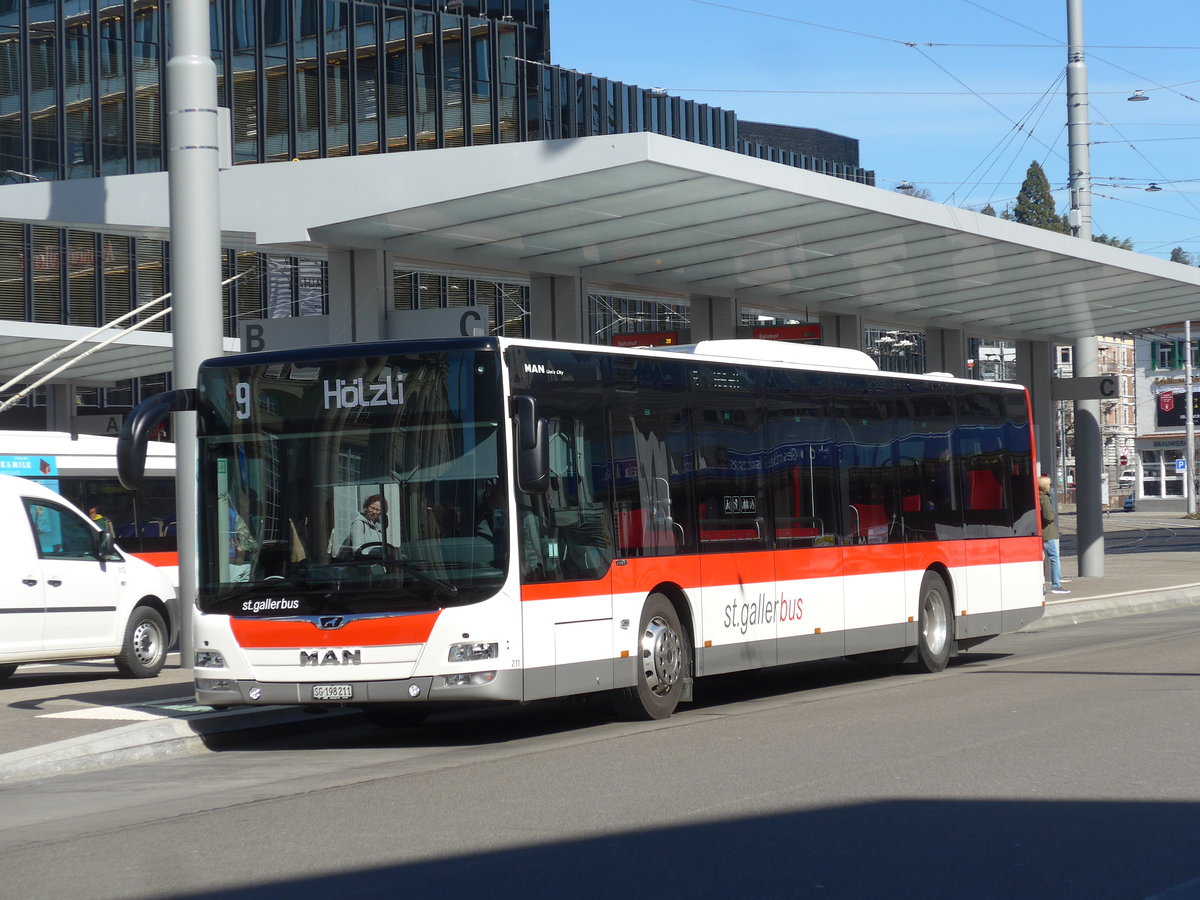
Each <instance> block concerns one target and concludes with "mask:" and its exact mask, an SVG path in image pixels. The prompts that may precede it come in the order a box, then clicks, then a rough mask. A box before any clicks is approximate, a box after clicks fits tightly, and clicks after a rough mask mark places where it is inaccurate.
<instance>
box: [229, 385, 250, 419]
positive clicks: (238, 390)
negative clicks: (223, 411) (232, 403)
mask: <svg viewBox="0 0 1200 900" xmlns="http://www.w3.org/2000/svg"><path fill="white" fill-rule="evenodd" d="M233 396H234V399H235V400H237V417H238V418H239V419H248V418H250V383H249V382H246V381H239V382H238V383H237V386H236V387H235V388H234V393H233Z"/></svg>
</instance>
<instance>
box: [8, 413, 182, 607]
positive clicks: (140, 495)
mask: <svg viewBox="0 0 1200 900" xmlns="http://www.w3.org/2000/svg"><path fill="white" fill-rule="evenodd" d="M145 469H146V477H145V478H144V480H143V481H142V483H141V484H140V485H139V486H138V487H137V489H136V490H132V491H130V490H126V489H125V488H124V487H122V485H121V482H120V481H119V480H118V475H117V439H116V438H115V437H105V436H102V435H89V434H79V435H72V434H70V433H68V432H64V431H0V474H5V475H17V476H20V477H22V478H28V479H30V480H31V481H37V482H39V483H40V484H44V485H45V486H46V487H48V488H50V489H51V490H52V491H55V492H57V493H59V494H61V495H62V496H63V497H65V498H66V499H68V500H70V501H71V502H72V503H74V504H75V505H76V506H77V507H79V508H80V509H81V510H83V511H84V512H90V511H91V510H93V509H95V510H98V511H99V513H100V514H101V515H103V516H104V517H105V518H106V519H108V521H109V523H111V525H112V532H113V536H114V537H115V538H116V540H117V546H119V547H120V548H121V549H122V550H124V551H125V552H126V553H129V554H130V555H132V556H137V557H139V558H141V559H144V560H145V561H146V562H148V563H150V564H152V565H154V566H157V567H158V568H159V569H161V570H162V574H163V575H164V576H165V577H166V578H167V579H168V580H169V581H170V582H171V583H172V584H177V583H178V577H179V576H178V564H179V556H178V553H177V539H176V535H175V445H174V444H171V443H168V442H166V441H151V442H149V443H148V444H147V451H146V464H145Z"/></svg>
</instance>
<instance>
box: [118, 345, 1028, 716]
mask: <svg viewBox="0 0 1200 900" xmlns="http://www.w3.org/2000/svg"><path fill="white" fill-rule="evenodd" d="M198 384H199V387H198V388H197V390H196V391H195V392H194V393H193V394H191V395H188V394H186V393H180V394H178V395H177V398H176V401H175V402H174V408H177V409H195V410H196V411H197V413H196V414H197V416H198V433H199V447H200V449H199V481H198V484H199V490H200V492H201V494H200V503H199V508H200V511H201V512H200V522H199V559H198V571H199V585H198V597H197V603H198V613H197V616H196V620H195V628H194V646H195V678H196V685H195V686H196V696H197V698H198V700H199V702H201V703H205V704H209V705H213V706H232V705H238V704H280V703H284V704H306V705H307V704H344V705H350V706H361V707H362V708H363V709H364V710H366V711H367V713H368V715H371V716H372V717H373V718H375V719H376V720H379V721H411V720H415V719H419V718H420V717H421V716H423V715H424V714H425V713H426V712H428V711H429V710H430V709H431V708H435V707H436V706H437V705H439V704H449V703H461V702H467V701H473V702H478V701H486V700H493V701H531V700H536V699H540V698H550V697H563V696H571V695H577V694H583V693H590V692H611V693H612V694H613V696H614V697H615V698H616V699H617V701H618V705H619V707H620V708H621V709H622V710H623V711H625V712H626V713H628V714H631V715H634V716H638V717H650V718H661V717H665V716H669V715H670V714H671V713H672V712H673V711H674V710H675V708H676V705H677V704H678V703H679V702H680V701H687V700H689V699H691V697H692V692H693V683H694V679H696V678H699V677H702V676H705V675H711V674H715V673H721V672H732V671H737V670H745V669H757V668H762V667H769V666H777V665H785V664H789V663H795V662H801V661H806V660H817V659H826V658H834V657H842V656H855V655H859V654H890V655H894V656H897V657H902V658H905V659H907V660H908V661H909V662H911V663H913V664H915V665H917V666H918V667H920V668H922V669H925V670H928V671H939V670H941V669H942V668H944V667H945V666H946V664H947V661H948V660H949V659H950V658H951V657H952V656H953V655H954V654H955V653H956V652H957V651H958V650H960V649H963V648H966V647H970V646H972V645H974V644H977V643H979V642H981V641H984V640H986V639H988V638H990V637H993V636H995V635H998V634H1001V633H1004V632H1008V631H1013V630H1016V629H1018V628H1021V627H1022V626H1024V625H1027V624H1028V623H1030V622H1032V621H1034V620H1035V619H1036V618H1037V617H1038V616H1040V615H1041V613H1042V606H1043V577H1042V545H1041V540H1040V537H1039V532H1038V517H1037V512H1036V488H1035V478H1034V455H1033V442H1032V430H1031V423H1030V413H1029V404H1028V398H1027V395H1026V392H1025V391H1024V389H1022V388H1021V387H1019V386H1015V385H998V384H991V383H989V384H983V383H980V382H974V381H965V380H958V379H954V378H951V377H949V376H937V375H926V376H913V375H898V374H891V373H884V372H880V371H877V369H876V367H875V365H874V364H873V362H872V361H871V360H870V358H869V357H867V356H866V355H865V354H862V353H858V352H857V351H851V350H839V349H835V348H822V347H810V346H795V345H787V344H779V343H772V342H765V341H706V342H702V343H700V344H698V345H696V346H693V347H681V348H672V349H671V350H662V349H658V350H651V349H632V350H625V349H614V348H604V347H597V346H586V345H571V344H545V343H538V342H535V341H529V340H516V339H512V340H509V339H502V338H462V339H455V340H445V341H424V342H412V343H379V344H359V345H353V346H344V347H319V348H313V349H307V350H303V351H287V352H283V351H281V352H270V353H262V354H251V355H244V356H236V357H228V358H224V359H217V360H212V361H210V362H208V363H205V364H204V365H203V366H202V367H201V371H200V374H199V380H198ZM164 402H165V401H164V400H163V399H162V398H161V397H160V399H159V400H158V403H159V404H160V411H161V410H165V409H166V408H168V406H169V405H170V404H169V403H168V404H167V405H163V404H164ZM155 419H156V414H150V413H149V412H147V413H145V414H142V415H138V416H135V417H134V418H133V419H132V420H131V422H138V423H139V424H137V425H135V427H133V428H131V429H130V430H129V433H128V434H127V435H126V436H125V437H124V438H123V440H124V441H125V450H124V451H123V452H125V453H126V454H127V456H128V457H129V458H130V459H136V446H137V432H138V431H139V429H144V428H146V427H150V426H152V425H153V423H154V420H155Z"/></svg>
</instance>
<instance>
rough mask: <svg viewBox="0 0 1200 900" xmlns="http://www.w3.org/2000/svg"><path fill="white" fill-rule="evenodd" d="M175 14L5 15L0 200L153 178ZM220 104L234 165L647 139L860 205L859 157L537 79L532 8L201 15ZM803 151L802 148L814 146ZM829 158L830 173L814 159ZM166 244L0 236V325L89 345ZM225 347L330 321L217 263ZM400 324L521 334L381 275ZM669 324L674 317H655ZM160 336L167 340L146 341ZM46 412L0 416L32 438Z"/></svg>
mask: <svg viewBox="0 0 1200 900" xmlns="http://www.w3.org/2000/svg"><path fill="white" fill-rule="evenodd" d="M169 8H170V5H169V4H164V3H161V2H159V0H0V181H2V180H3V179H7V181H8V182H9V183H13V182H20V181H27V180H48V181H54V180H59V179H73V178H95V177H98V176H103V175H124V174H135V173H140V172H154V171H161V170H162V169H163V168H164V167H165V160H166V134H165V122H164V115H163V113H164V101H165V94H164V91H163V90H162V88H163V85H164V83H165V76H166V64H167V61H168V59H169V58H170V55H171V46H170V22H169V21H168V18H169V17H168V12H169ZM211 25H212V28H211V42H212V56H213V60H214V62H215V64H216V68H217V94H218V103H219V104H220V105H221V106H222V107H224V108H226V109H228V110H229V123H230V152H231V156H232V163H233V164H234V165H239V164H249V163H271V162H280V163H287V162H290V161H292V160H303V159H312V158H321V157H334V156H347V155H361V154H377V153H393V152H409V151H420V150H434V149H443V148H451V147H462V146H476V145H481V144H493V143H507V142H514V141H531V140H544V139H555V138H570V137H580V136H587V135H597V134H614V133H624V132H637V131H651V132H656V133H660V134H665V135H669V136H672V137H677V138H680V139H683V140H688V141H693V142H697V143H701V144H705V145H708V146H712V147H716V148H719V149H723V150H727V151H730V152H739V153H746V154H749V155H752V156H756V157H759V158H763V159H770V160H773V161H775V162H778V163H781V164H784V165H791V166H799V167H802V168H806V169H810V170H813V171H817V172H821V173H824V174H828V175H831V176H834V177H839V178H846V179H850V180H853V181H858V182H863V183H868V184H870V183H873V182H874V174H873V173H872V172H869V171H867V170H864V169H862V168H861V167H859V165H858V149H857V142H856V141H853V139H850V138H841V137H839V136H837V135H829V134H827V133H825V132H817V131H810V130H806V129H790V128H786V127H781V126H775V127H773V128H772V130H770V132H769V135H770V136H771V137H772V138H775V139H777V140H778V141H779V142H780V145H779V146H773V145H769V144H764V143H762V141H761V140H760V138H762V137H763V133H762V132H761V129H760V130H759V131H753V132H751V137H752V138H753V139H743V138H740V137H739V133H738V121H737V117H736V115H735V114H734V113H733V112H731V111H729V110H723V109H720V108H718V107H712V106H708V105H706V104H702V103H695V102H693V101H690V100H685V99H683V98H680V97H673V96H668V95H665V94H663V93H662V92H661V91H656V90H651V89H645V88H639V87H637V86H635V85H627V84H624V83H622V82H620V81H615V80H612V79H609V78H604V77H598V76H594V75H589V74H584V73H579V72H576V71H574V70H570V69H565V68H561V67H558V66H555V65H553V64H552V63H551V52H550V9H549V2H548V0H438V2H434V0H386V2H385V0H213V2H212V4H211ZM818 138H819V140H818ZM814 150H818V151H825V152H829V151H834V152H838V153H840V155H839V156H835V157H833V158H827V157H825V156H822V155H819V153H814V152H813V151H814ZM169 259H170V257H169V247H168V246H167V245H166V244H165V243H164V242H162V241H156V240H147V239H143V238H136V237H129V236H124V235H106V234H96V233H92V232H84V231H75V230H70V229H58V228H49V227H39V226H35V225H21V224H15V223H3V222H0V328H2V327H3V323H4V322H5V321H13V322H30V323H41V324H46V325H78V326H97V325H100V324H102V323H104V322H108V321H111V320H112V319H114V318H116V317H117V316H119V315H122V314H123V313H126V312H129V311H130V310H132V309H134V308H135V307H137V306H139V305H141V304H142V303H145V302H147V301H149V300H152V299H153V298H155V297H158V296H161V295H162V294H164V293H166V292H167V291H169V290H170V280H171V279H170V263H169ZM223 268H224V276H225V277H231V276H234V275H239V276H241V277H239V278H238V279H237V280H236V281H233V282H232V283H230V284H229V285H227V286H226V287H225V288H224V310H223V316H224V322H223V329H224V333H225V334H226V335H227V336H236V335H237V333H238V324H239V322H240V321H242V320H246V319H259V318H280V317H287V316H298V315H306V314H314V313H319V312H323V311H326V310H327V308H328V307H327V296H326V295H327V285H328V272H327V267H326V264H325V263H324V262H323V261H322V260H319V259H302V258H294V257H275V256H269V255H264V254H261V253H256V252H248V251H243V250H237V249H233V248H229V249H226V250H225V251H223ZM393 278H394V297H395V301H394V302H395V304H396V307H397V308H398V309H422V308H438V307H453V306H462V305H485V306H486V307H487V309H488V311H489V328H490V330H491V331H492V332H493V333H503V334H508V335H521V334H525V333H526V332H527V323H528V315H529V313H528V309H529V304H528V285H527V284H521V283H511V284H510V283H493V282H486V281H481V280H478V279H475V278H472V277H465V276H460V275H456V274H455V273H448V272H440V271H436V270H430V271H411V270H406V271H396V272H394V273H393ZM591 305H592V308H593V311H594V314H593V319H594V320H595V327H594V328H593V329H592V330H593V333H594V337H595V339H596V340H597V341H604V340H605V337H604V336H605V335H611V334H613V333H619V332H621V331H623V330H627V329H629V330H633V329H640V328H642V327H644V326H643V325H642V324H631V323H633V322H634V321H635V320H637V321H641V320H645V319H646V318H647V311H648V310H650V307H647V306H646V301H642V300H639V299H636V298H633V299H631V298H613V297H593V298H591ZM650 312H651V314H650V315H649V318H650V319H654V318H656V317H657V316H659V314H660V313H661V315H662V316H663V317H665V319H666V320H672V319H677V318H679V316H678V314H677V313H676V312H674V311H672V310H671V309H669V308H667V307H663V306H661V305H658V306H654V307H653V309H652V310H650ZM149 327H150V328H152V329H155V330H170V328H171V323H170V318H169V317H168V318H166V319H164V320H160V321H158V322H155V323H153V324H152V325H150V326H149ZM167 381H168V376H166V375H163V376H161V377H157V378H150V379H138V380H129V381H126V382H122V383H119V384H117V385H116V386H113V387H103V388H101V387H83V388H78V389H76V396H75V398H74V403H75V405H76V407H77V408H79V409H80V411H89V410H95V411H98V412H107V411H111V410H120V409H124V408H127V407H128V406H129V405H130V404H134V403H137V402H138V401H139V400H140V399H142V397H143V396H144V395H146V394H148V393H154V392H156V391H158V390H162V389H163V388H164V387H166V385H167ZM43 402H44V398H43V396H42V394H41V393H39V394H35V395H33V398H32V399H31V400H29V401H28V403H27V404H26V405H25V406H24V407H18V408H15V409H13V410H10V411H9V412H7V413H4V414H0V427H7V428H16V427H38V425H39V415H38V414H37V413H36V409H37V406H38V405H39V404H41V403H43Z"/></svg>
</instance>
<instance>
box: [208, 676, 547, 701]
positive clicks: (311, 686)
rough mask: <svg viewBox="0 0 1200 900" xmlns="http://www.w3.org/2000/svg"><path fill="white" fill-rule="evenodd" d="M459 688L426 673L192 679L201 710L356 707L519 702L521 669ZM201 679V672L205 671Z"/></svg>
mask: <svg viewBox="0 0 1200 900" xmlns="http://www.w3.org/2000/svg"><path fill="white" fill-rule="evenodd" d="M474 674H476V675H479V676H491V678H490V680H486V681H485V680H484V678H483V677H481V678H475V679H473V680H472V681H470V682H468V683H465V684H454V683H448V681H449V679H450V678H452V677H453V676H446V675H426V676H423V677H419V678H402V679H396V680H394V681H340V682H339V681H333V680H331V681H329V682H308V681H305V682H263V681H253V680H250V679H243V680H236V679H231V678H219V677H217V678H214V677H197V678H196V679H195V688H196V702H197V703H198V704H200V705H203V706H215V707H225V706H289V705H295V704H302V705H304V706H313V705H318V706H320V705H329V706H358V705H361V704H368V703H392V704H394V703H427V702H436V703H460V702H467V703H478V702H482V701H489V700H493V701H512V700H521V699H523V694H524V678H523V676H522V673H521V671H520V670H519V669H518V670H509V671H497V672H494V673H490V672H489V673H483V672H480V673H474ZM206 675H207V673H206Z"/></svg>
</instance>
